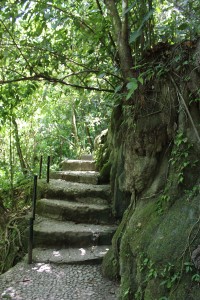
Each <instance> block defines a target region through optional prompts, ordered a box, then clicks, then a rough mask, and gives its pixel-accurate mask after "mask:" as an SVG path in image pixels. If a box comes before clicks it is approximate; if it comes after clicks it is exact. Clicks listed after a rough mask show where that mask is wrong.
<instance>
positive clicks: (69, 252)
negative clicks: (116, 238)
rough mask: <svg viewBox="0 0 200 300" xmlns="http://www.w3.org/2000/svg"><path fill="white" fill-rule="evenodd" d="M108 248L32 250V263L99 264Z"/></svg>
mask: <svg viewBox="0 0 200 300" xmlns="http://www.w3.org/2000/svg"><path fill="white" fill-rule="evenodd" d="M109 247H110V246H107V245H103V246H92V247H84V248H67V249H58V248H55V249H48V248H47V249H45V248H35V249H34V250H33V262H35V263H38V262H39V263H55V264H85V263H101V261H102V259H103V257H104V255H105V254H106V253H107V251H108V250H109Z"/></svg>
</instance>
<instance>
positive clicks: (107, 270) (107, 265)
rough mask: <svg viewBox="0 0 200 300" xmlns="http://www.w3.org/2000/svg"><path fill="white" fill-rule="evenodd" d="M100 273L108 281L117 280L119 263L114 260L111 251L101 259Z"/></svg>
mask: <svg viewBox="0 0 200 300" xmlns="http://www.w3.org/2000/svg"><path fill="white" fill-rule="evenodd" d="M102 273H103V275H104V276H105V277H107V278H109V279H112V280H113V279H117V278H119V262H118V260H117V259H116V257H115V255H114V252H113V249H110V250H109V251H108V252H107V254H106V256H105V257H104V259H103V263H102Z"/></svg>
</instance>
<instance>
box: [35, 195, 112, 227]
mask: <svg viewBox="0 0 200 300" xmlns="http://www.w3.org/2000/svg"><path fill="white" fill-rule="evenodd" d="M37 214H39V215H41V216H44V217H49V218H52V219H56V220H60V221H76V222H79V223H94V224H110V223H111V222H112V223H114V220H113V218H112V213H111V208H110V207H109V205H108V204H106V205H105V204H103V205H102V204H101V205H99V204H90V203H81V202H71V201H65V200H55V199H41V200H39V201H38V202H37Z"/></svg>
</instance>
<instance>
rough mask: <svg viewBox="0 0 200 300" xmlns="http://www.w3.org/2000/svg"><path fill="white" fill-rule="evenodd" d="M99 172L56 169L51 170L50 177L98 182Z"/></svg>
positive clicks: (79, 181) (91, 182)
mask: <svg viewBox="0 0 200 300" xmlns="http://www.w3.org/2000/svg"><path fill="white" fill-rule="evenodd" d="M98 177H99V173H98V172H95V171H57V172H51V174H50V178H52V179H62V180H66V181H72V182H78V183H87V184H98Z"/></svg>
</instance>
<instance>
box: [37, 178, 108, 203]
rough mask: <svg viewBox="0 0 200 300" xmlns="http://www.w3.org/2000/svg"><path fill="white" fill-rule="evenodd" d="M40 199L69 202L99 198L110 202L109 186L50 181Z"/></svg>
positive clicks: (58, 180) (57, 180)
mask: <svg viewBox="0 0 200 300" xmlns="http://www.w3.org/2000/svg"><path fill="white" fill-rule="evenodd" d="M42 197H43V198H50V199H59V200H62V199H66V200H69V201H79V199H80V198H81V199H83V198H86V199H87V198H90V199H92V198H101V199H105V200H108V202H110V200H111V192H110V185H92V184H84V183H76V182H67V181H65V180H60V179H50V181H49V183H48V184H46V186H45V189H44V191H43V192H42Z"/></svg>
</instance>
